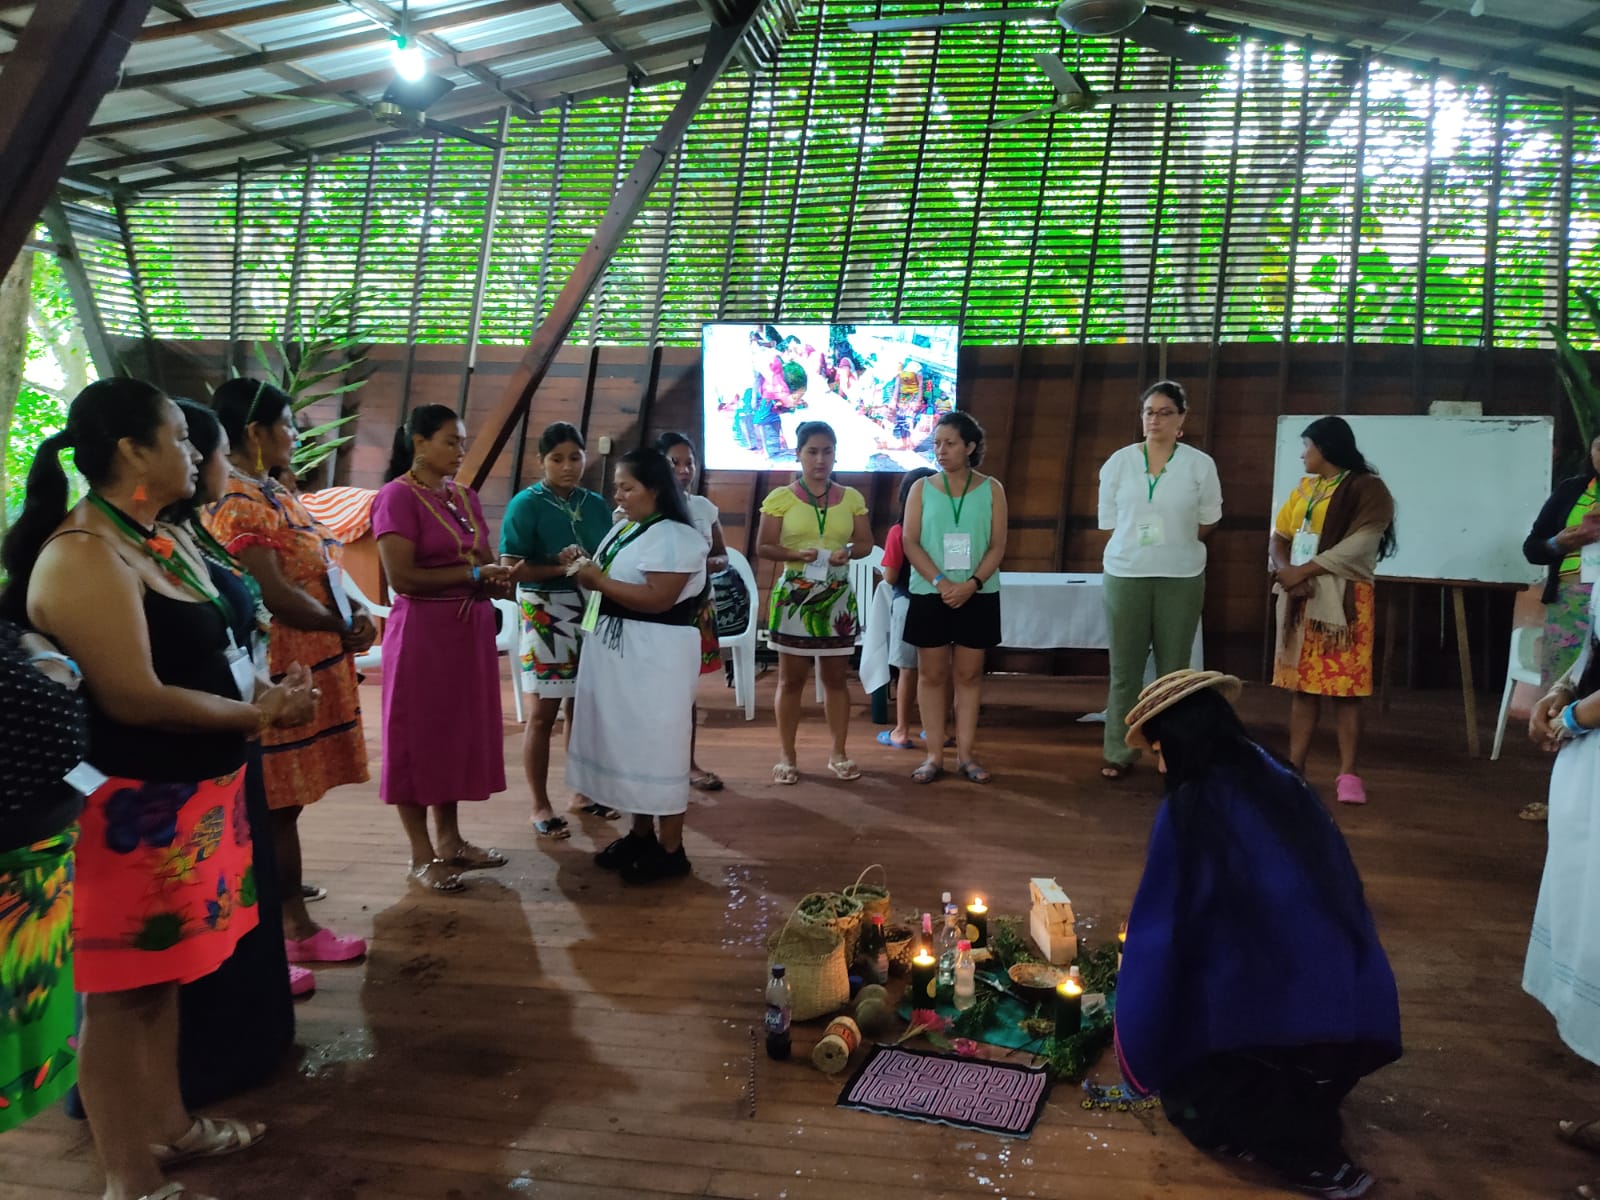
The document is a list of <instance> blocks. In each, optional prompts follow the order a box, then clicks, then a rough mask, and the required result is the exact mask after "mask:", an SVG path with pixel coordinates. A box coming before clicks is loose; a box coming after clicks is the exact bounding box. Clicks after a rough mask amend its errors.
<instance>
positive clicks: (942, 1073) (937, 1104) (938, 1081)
mask: <svg viewBox="0 0 1600 1200" xmlns="http://www.w3.org/2000/svg"><path fill="white" fill-rule="evenodd" d="M1049 1091H1050V1079H1049V1076H1047V1075H1046V1074H1045V1072H1044V1070H1043V1068H1038V1069H1033V1068H1028V1067H1020V1066H1016V1065H1014V1064H1011V1063H996V1062H989V1061H987V1060H986V1059H981V1058H962V1057H961V1056H959V1055H955V1054H936V1053H932V1052H929V1051H925V1050H907V1049H905V1048H904V1047H901V1046H874V1047H873V1048H872V1053H871V1054H869V1055H868V1056H867V1060H866V1062H864V1063H862V1064H861V1067H860V1069H859V1070H857V1071H856V1073H855V1074H854V1075H853V1076H851V1078H850V1082H849V1083H847V1084H845V1085H844V1090H843V1091H841V1092H840V1093H839V1102H838V1104H839V1107H840V1108H859V1109H863V1110H864V1111H866V1112H875V1113H883V1114H884V1115H886V1116H894V1117H906V1118H908V1119H910V1120H913V1121H935V1122H938V1123H940V1124H943V1125H953V1126H955V1127H956V1128H957V1129H976V1130H981V1131H982V1132H985V1133H996V1134H1001V1135H1003V1136H1005V1137H1024V1138H1025V1137H1027V1136H1028V1135H1029V1134H1030V1133H1031V1132H1032V1131H1033V1126H1034V1123H1035V1122H1036V1121H1038V1119H1039V1114H1040V1113H1042V1112H1043V1111H1044V1102H1045V1097H1046V1096H1047V1095H1048V1094H1049Z"/></svg>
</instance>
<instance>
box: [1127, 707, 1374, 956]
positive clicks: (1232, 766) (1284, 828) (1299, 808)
mask: <svg viewBox="0 0 1600 1200" xmlns="http://www.w3.org/2000/svg"><path fill="white" fill-rule="evenodd" d="M1144 732H1145V737H1146V738H1148V739H1149V740H1150V741H1151V742H1152V743H1155V744H1159V745H1160V747H1161V757H1162V759H1163V760H1164V761H1165V764H1166V792H1167V815H1168V818H1169V819H1170V820H1171V822H1172V827H1173V831H1174V833H1175V834H1176V835H1177V842H1178V847H1179V861H1178V871H1179V888H1180V894H1185V895H1187V894H1192V888H1193V885H1194V884H1195V882H1196V879H1197V875H1198V872H1199V869H1200V865H1201V863H1202V862H1205V861H1209V862H1210V863H1211V864H1212V865H1213V867H1214V869H1213V870H1212V871H1210V872H1208V873H1207V874H1208V876H1209V877H1210V878H1211V879H1212V880H1213V882H1214V884H1215V887H1216V897H1215V907H1216V908H1218V909H1221V910H1223V911H1222V912H1220V913H1218V912H1212V911H1207V910H1204V909H1200V908H1199V907H1198V906H1196V905H1193V904H1189V905H1186V906H1184V908H1183V909H1182V914H1181V918H1180V919H1181V920H1182V922H1183V923H1184V925H1185V926H1186V927H1188V928H1198V927H1199V926H1201V925H1203V924H1204V923H1205V922H1206V921H1208V920H1211V919H1214V918H1215V917H1217V916H1223V917H1226V918H1227V919H1229V920H1232V921H1235V922H1238V923H1241V924H1243V925H1246V926H1251V925H1256V924H1259V923H1260V922H1259V914H1260V911H1261V908H1262V905H1263V904H1264V903H1265V897H1263V896H1262V895H1261V893H1260V892H1259V891H1258V890H1257V888H1256V885H1255V880H1254V879H1253V877H1252V875H1251V873H1250V872H1249V871H1240V870H1235V869H1230V864H1233V865H1237V863H1236V860H1237V846H1238V841H1237V835H1236V832H1235V830H1234V829H1232V828H1231V827H1230V825H1229V822H1228V819H1227V816H1226V809H1225V808H1224V807H1222V806H1220V805H1219V801H1220V800H1221V799H1222V797H1223V795H1224V794H1226V795H1228V796H1230V797H1237V798H1242V799H1243V801H1244V802H1245V803H1247V804H1249V805H1251V806H1253V807H1254V808H1255V810H1256V812H1257V814H1258V815H1259V816H1260V817H1261V819H1262V821H1263V823H1264V824H1265V825H1266V826H1267V828H1268V829H1270V830H1271V831H1272V833H1273V835H1274V836H1275V837H1276V838H1277V839H1278V841H1279V843H1280V844H1281V845H1282V847H1283V849H1284V850H1285V852H1287V854H1288V855H1289V856H1290V857H1291V858H1292V859H1294V860H1295V862H1296V863H1297V864H1298V865H1299V867H1300V869H1301V871H1302V872H1303V873H1304V875H1305V877H1306V878H1307V879H1309V880H1310V881H1311V883H1312V886H1313V887H1314V888H1315V889H1316V890H1317V891H1318V893H1320V896H1321V899H1322V901H1323V904H1324V906H1325V907H1326V908H1327V910H1328V912H1329V913H1330V914H1332V915H1333V917H1334V918H1335V920H1337V921H1338V923H1339V924H1340V925H1341V926H1342V927H1343V928H1344V929H1345V931H1346V933H1348V934H1349V936H1350V939H1351V942H1352V944H1353V945H1356V946H1358V947H1359V946H1360V945H1362V942H1363V938H1364V935H1365V928H1366V922H1365V914H1366V902H1365V900H1364V899H1363V895H1362V888H1361V877H1360V876H1359V875H1358V874H1357V873H1356V869H1355V864H1354V862H1352V861H1351V859H1350V852H1349V850H1348V848H1346V847H1345V845H1344V840H1343V837H1342V835H1341V834H1340V833H1339V831H1338V828H1337V827H1336V826H1335V825H1334V824H1333V818H1332V817H1330V816H1329V815H1328V810H1327V809H1326V808H1325V807H1324V806H1323V804H1322V801H1321V800H1320V799H1318V797H1317V794H1316V792H1314V791H1312V789H1311V786H1310V785H1309V784H1308V783H1306V781H1305V780H1304V779H1302V778H1301V777H1300V776H1299V775H1297V774H1296V773H1295V772H1294V770H1293V769H1292V768H1291V767H1290V766H1289V765H1288V764H1287V763H1285V762H1284V761H1283V760H1281V759H1280V758H1278V757H1277V756H1276V755H1274V754H1273V753H1272V752H1271V751H1269V750H1267V749H1266V748H1265V747H1264V746H1262V745H1261V744H1260V743H1258V742H1257V741H1256V740H1255V739H1254V738H1252V737H1251V736H1250V733H1249V731H1248V730H1246V729H1245V727H1244V722H1242V721H1240V720H1239V714H1238V713H1237V712H1235V711H1234V708H1233V705H1231V704H1229V703H1228V701H1227V700H1226V699H1224V698H1223V696H1222V695H1221V694H1220V693H1219V692H1217V691H1216V690H1214V689H1211V688H1207V689H1206V690H1204V691H1201V692H1196V693H1195V694H1194V695H1192V696H1187V697H1185V698H1184V699H1182V700H1180V701H1178V703H1176V704H1174V705H1173V706H1172V707H1171V708H1169V709H1166V710H1165V711H1163V712H1159V713H1157V714H1156V715H1155V716H1153V717H1151V718H1150V720H1149V721H1148V722H1147V723H1146V724H1145V727H1144ZM1330 846H1334V847H1337V851H1336V852H1334V853H1331V854H1330V850H1329V848H1330ZM1186 932H1187V929H1184V930H1180V931H1179V934H1178V935H1177V941H1178V944H1179V946H1180V947H1181V946H1183V945H1185V944H1189V943H1191V942H1192V941H1193V939H1189V938H1187V937H1185V936H1184V934H1185V933H1186ZM1269 949H1270V948H1269Z"/></svg>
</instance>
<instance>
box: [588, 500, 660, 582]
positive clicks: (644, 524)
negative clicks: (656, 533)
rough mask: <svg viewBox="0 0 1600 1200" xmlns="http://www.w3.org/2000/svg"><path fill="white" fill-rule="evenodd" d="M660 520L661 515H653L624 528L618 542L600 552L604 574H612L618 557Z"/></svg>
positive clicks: (601, 567) (601, 568)
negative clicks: (612, 567) (612, 568)
mask: <svg viewBox="0 0 1600 1200" xmlns="http://www.w3.org/2000/svg"><path fill="white" fill-rule="evenodd" d="M659 520H661V514H660V513H652V514H651V515H650V516H648V517H646V518H645V519H644V520H643V521H640V522H639V523H638V524H637V525H631V524H630V525H628V526H627V527H626V528H624V529H623V531H622V532H621V533H619V534H618V535H617V540H616V541H614V542H612V543H611V544H610V545H609V546H607V547H606V548H605V549H604V550H602V551H601V552H600V554H599V559H600V570H601V571H602V572H603V573H604V574H607V575H609V574H611V564H612V563H614V562H616V561H617V555H619V554H621V553H622V552H623V551H624V550H625V549H627V548H628V547H629V546H631V545H632V544H633V543H634V542H636V541H638V540H639V537H640V535H641V534H643V533H644V531H645V530H646V529H649V528H650V526H652V525H654V524H655V523H656V522H657V521H659Z"/></svg>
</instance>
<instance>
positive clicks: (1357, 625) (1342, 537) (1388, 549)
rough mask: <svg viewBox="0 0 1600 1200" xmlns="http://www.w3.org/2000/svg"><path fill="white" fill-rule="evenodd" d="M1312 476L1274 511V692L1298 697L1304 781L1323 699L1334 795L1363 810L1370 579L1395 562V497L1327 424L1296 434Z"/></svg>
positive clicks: (1335, 423)
mask: <svg viewBox="0 0 1600 1200" xmlns="http://www.w3.org/2000/svg"><path fill="white" fill-rule="evenodd" d="M1301 436H1302V437H1303V439H1304V441H1305V450H1304V451H1303V452H1302V454H1301V461H1302V462H1303V463H1305V468H1306V471H1307V472H1308V474H1307V475H1306V477H1305V478H1303V479H1302V480H1301V481H1300V482H1299V484H1298V485H1297V486H1296V487H1295V490H1294V492H1293V494H1292V495H1290V497H1289V498H1288V500H1287V501H1285V503H1284V505H1283V507H1282V508H1281V509H1280V510H1279V511H1278V519H1277V521H1276V523H1275V524H1274V527H1273V531H1272V549H1271V556H1272V562H1271V572H1272V581H1273V585H1274V587H1273V591H1274V592H1275V593H1276V595H1277V597H1278V644H1277V655H1276V661H1275V662H1274V664H1273V671H1272V684H1273V686H1274V687H1281V688H1285V689H1287V690H1288V691H1290V692H1292V693H1294V699H1293V702H1292V704H1291V706H1290V709H1289V761H1290V762H1292V763H1293V764H1294V767H1295V769H1296V770H1297V771H1299V772H1301V773H1302V774H1304V773H1305V768H1306V757H1307V756H1308V755H1309V754H1310V752H1311V738H1312V735H1313V734H1314V733H1315V732H1316V729H1317V718H1318V716H1319V715H1320V708H1321V700H1322V697H1324V696H1326V697H1328V698H1329V699H1330V700H1331V701H1332V703H1333V705H1334V712H1335V717H1336V720H1337V725H1338V732H1339V778H1338V783H1337V788H1336V792H1335V794H1336V795H1337V797H1338V799H1339V800H1340V802H1341V803H1344V804H1365V803H1366V801H1367V793H1366V787H1365V785H1364V784H1363V783H1362V782H1361V776H1359V775H1357V774H1356V750H1357V748H1358V747H1359V745H1360V741H1361V699H1362V697H1365V696H1370V695H1372V647H1373V643H1374V641H1375V640H1376V636H1375V626H1376V621H1375V612H1376V604H1375V602H1374V599H1373V589H1372V579H1373V572H1374V571H1375V570H1376V568H1377V565H1378V562H1379V560H1380V559H1384V558H1387V557H1389V555H1390V554H1392V553H1394V547H1395V540H1394V497H1392V496H1391V495H1390V494H1389V489H1388V488H1387V487H1385V486H1384V483H1383V481H1382V480H1381V479H1379V478H1378V476H1377V474H1376V473H1375V472H1374V471H1373V470H1372V468H1371V467H1370V466H1368V465H1367V460H1366V459H1365V458H1363V457H1362V456H1361V451H1360V450H1359V449H1357V448H1356V437H1355V433H1354V431H1352V430H1351V428H1350V425H1349V423H1348V422H1347V421H1345V420H1343V419H1342V418H1340V417H1323V418H1322V419H1321V420H1318V421H1313V422H1312V423H1311V424H1310V425H1308V426H1307V427H1306V429H1305V432H1304V433H1303V434H1302V435H1301Z"/></svg>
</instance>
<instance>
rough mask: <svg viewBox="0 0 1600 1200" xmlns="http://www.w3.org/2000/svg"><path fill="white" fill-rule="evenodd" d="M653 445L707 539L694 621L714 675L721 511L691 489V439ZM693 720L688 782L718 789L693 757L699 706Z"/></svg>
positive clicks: (704, 661) (722, 558)
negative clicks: (714, 582)
mask: <svg viewBox="0 0 1600 1200" xmlns="http://www.w3.org/2000/svg"><path fill="white" fill-rule="evenodd" d="M656 449H657V450H659V451H661V453H663V454H665V455H666V456H667V461H668V462H670V463H671V464H672V476H673V478H674V479H676V480H677V481H678V488H679V490H680V491H682V492H683V506H684V508H685V509H686V510H687V511H688V513H689V523H690V524H691V525H693V526H694V527H695V531H696V532H697V533H699V535H700V536H701V537H703V538H705V540H706V592H705V595H704V596H702V597H701V598H700V616H699V618H698V619H697V621H696V624H697V625H698V626H699V629H700V674H702V675H715V674H716V673H717V672H718V671H720V670H722V646H721V644H720V643H719V642H718V641H717V607H716V605H715V604H713V603H712V601H711V579H712V577H713V576H715V575H720V574H722V572H724V571H726V570H727V569H728V545H727V543H726V542H725V541H723V539H722V514H721V513H719V512H718V511H717V506H716V505H715V504H713V503H711V501H710V500H708V499H707V498H706V497H704V496H702V495H699V494H698V493H697V492H696V491H695V490H694V489H695V488H696V487H697V486H698V485H699V483H700V464H699V462H698V461H696V459H695V453H694V443H693V442H691V441H690V440H689V439H688V438H686V437H684V436H683V434H681V433H663V434H662V435H661V436H660V437H658V438H657V439H656ZM691 717H692V720H693V722H694V724H693V727H692V730H693V731H692V732H691V733H690V735H689V786H690V787H692V788H694V789H695V790H696V791H700V792H720V791H721V790H722V777H721V776H720V775H718V774H717V773H716V772H715V771H707V770H705V769H704V768H702V767H701V766H700V761H699V759H697V758H696V757H695V752H694V749H695V738H696V737H697V736H698V734H699V730H700V713H699V709H698V706H696V710H695V712H694V713H693V714H691Z"/></svg>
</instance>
